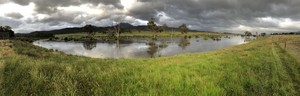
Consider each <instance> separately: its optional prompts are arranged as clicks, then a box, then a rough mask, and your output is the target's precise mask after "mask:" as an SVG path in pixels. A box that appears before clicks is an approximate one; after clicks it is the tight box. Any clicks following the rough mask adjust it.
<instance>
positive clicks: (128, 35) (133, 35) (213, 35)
mask: <svg viewBox="0 0 300 96" xmlns="http://www.w3.org/2000/svg"><path fill="white" fill-rule="evenodd" d="M155 35H156V36H155V37H187V38H191V37H199V36H203V37H205V38H212V39H216V38H219V37H221V36H229V35H230V36H232V35H237V34H224V33H209V32H189V33H188V34H182V33H181V32H159V33H157V34H155ZM87 36H88V35H87V33H75V34H61V35H55V38H51V39H57V40H65V39H66V40H69V39H71V40H77V41H81V40H84V38H85V37H87ZM153 36H154V34H153V32H131V33H122V34H120V38H121V39H127V38H154V37H153ZM93 37H94V39H109V38H111V36H108V35H107V34H103V33H96V34H95V35H94V36H93Z"/></svg>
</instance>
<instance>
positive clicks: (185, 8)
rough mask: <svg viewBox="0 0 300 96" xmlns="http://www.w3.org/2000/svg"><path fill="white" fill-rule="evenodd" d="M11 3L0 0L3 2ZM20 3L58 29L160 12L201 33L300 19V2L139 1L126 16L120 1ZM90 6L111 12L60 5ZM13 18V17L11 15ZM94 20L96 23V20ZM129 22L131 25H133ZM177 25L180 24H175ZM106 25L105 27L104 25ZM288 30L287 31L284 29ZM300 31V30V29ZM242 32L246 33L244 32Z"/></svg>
mask: <svg viewBox="0 0 300 96" xmlns="http://www.w3.org/2000/svg"><path fill="white" fill-rule="evenodd" d="M1 1H2V2H4V1H7V0H0V3H1ZM12 1H13V2H16V3H18V4H22V5H28V4H29V3H30V2H33V3H35V4H36V6H37V9H36V10H37V12H39V13H43V14H48V15H50V18H47V19H44V20H41V21H38V22H43V23H51V24H50V25H52V26H55V25H57V24H61V23H59V22H68V23H70V24H75V25H76V24H77V25H78V24H83V23H91V22H94V23H95V24H99V22H100V21H102V22H104V21H105V22H104V23H105V24H106V22H111V21H110V20H113V17H114V16H113V15H128V16H132V17H134V18H137V19H142V20H148V19H149V18H151V17H155V18H160V17H158V16H157V14H158V13H159V12H164V13H166V15H167V16H169V17H170V18H171V19H170V20H165V21H163V20H162V21H159V22H158V23H160V24H163V23H167V24H170V25H171V26H173V27H177V26H179V25H180V24H181V23H186V24H188V25H190V26H192V28H194V29H197V30H208V31H222V30H230V29H232V28H235V27H238V26H239V25H244V26H248V27H253V28H258V29H259V28H270V29H278V24H276V23H272V22H263V21H259V20H257V18H261V17H272V18H290V19H291V20H298V21H299V20H300V10H299V9H300V6H299V5H300V1H299V0H137V1H138V2H139V4H140V5H134V6H133V8H132V9H130V10H128V12H126V13H125V14H122V13H118V12H115V10H122V9H123V7H122V5H120V0H12ZM85 3H90V4H93V5H95V6H96V5H98V4H104V5H107V6H108V5H111V6H113V7H107V8H106V9H105V10H106V11H107V13H106V14H105V15H103V16H95V17H89V18H81V17H80V15H81V14H82V13H66V12H59V11H58V10H57V7H58V6H65V7H66V6H71V5H72V6H77V5H80V4H85ZM10 17H11V16H10ZM93 20H94V21H93ZM132 21H133V20H131V21H128V22H131V23H133V22H132ZM173 23H176V24H173ZM100 25H103V24H100ZM284 30H286V29H284ZM293 30H296V29H293ZM299 30H300V29H299ZM241 31H242V30H241Z"/></svg>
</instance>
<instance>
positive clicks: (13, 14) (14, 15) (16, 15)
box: [5, 13, 24, 19]
mask: <svg viewBox="0 0 300 96" xmlns="http://www.w3.org/2000/svg"><path fill="white" fill-rule="evenodd" d="M5 16H7V17H11V18H14V19H20V18H23V17H24V16H23V15H22V14H20V13H8V14H5Z"/></svg>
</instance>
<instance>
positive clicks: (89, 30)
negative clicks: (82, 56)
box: [83, 25, 96, 37]
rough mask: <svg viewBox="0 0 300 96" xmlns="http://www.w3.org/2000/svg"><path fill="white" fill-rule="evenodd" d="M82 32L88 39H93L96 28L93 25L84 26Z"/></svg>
mask: <svg viewBox="0 0 300 96" xmlns="http://www.w3.org/2000/svg"><path fill="white" fill-rule="evenodd" d="M83 29H84V31H86V32H87V34H88V36H89V37H93V36H94V35H95V30H96V26H93V25H85V26H84V27H83Z"/></svg>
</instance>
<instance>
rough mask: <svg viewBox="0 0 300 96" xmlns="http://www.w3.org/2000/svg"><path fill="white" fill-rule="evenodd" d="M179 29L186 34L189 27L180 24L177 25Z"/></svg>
mask: <svg viewBox="0 0 300 96" xmlns="http://www.w3.org/2000/svg"><path fill="white" fill-rule="evenodd" d="M179 29H180V31H181V33H182V34H187V32H188V30H189V28H187V26H186V24H182V25H181V26H179Z"/></svg>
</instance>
